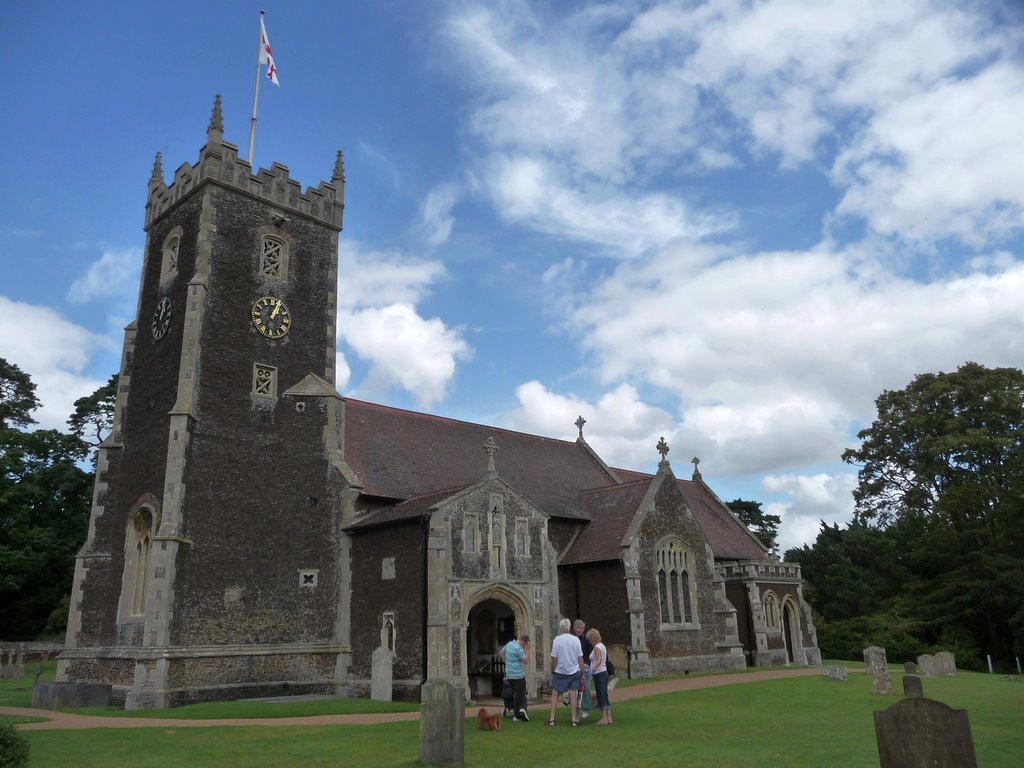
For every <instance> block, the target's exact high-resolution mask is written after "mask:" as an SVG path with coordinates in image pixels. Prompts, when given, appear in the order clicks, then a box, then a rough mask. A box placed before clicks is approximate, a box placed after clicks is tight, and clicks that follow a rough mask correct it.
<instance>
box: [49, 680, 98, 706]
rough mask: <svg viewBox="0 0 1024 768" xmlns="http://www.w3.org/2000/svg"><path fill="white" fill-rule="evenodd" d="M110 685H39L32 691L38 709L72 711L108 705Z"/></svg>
mask: <svg viewBox="0 0 1024 768" xmlns="http://www.w3.org/2000/svg"><path fill="white" fill-rule="evenodd" d="M110 690H111V686H110V683H39V684H38V685H36V687H35V688H34V689H33V690H32V706H33V707H36V708H38V709H73V708H75V707H106V706H109V705H110Z"/></svg>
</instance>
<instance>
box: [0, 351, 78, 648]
mask: <svg viewBox="0 0 1024 768" xmlns="http://www.w3.org/2000/svg"><path fill="white" fill-rule="evenodd" d="M37 404H38V403H37V400H36V398H35V385H34V384H32V382H31V380H30V379H29V377H28V376H27V375H26V374H25V373H24V372H23V371H21V370H20V369H19V368H18V367H17V366H15V365H13V364H11V363H9V362H7V361H6V360H3V359H0V414H2V417H0V605H3V610H0V637H3V638H4V639H9V640H31V639H33V638H35V637H37V636H38V635H39V634H40V633H41V632H42V631H43V630H44V628H45V627H46V624H47V620H48V619H49V617H50V614H51V613H52V612H53V610H54V609H55V608H56V607H57V606H58V605H59V604H60V602H61V600H62V599H63V598H64V597H65V596H66V595H67V594H68V593H69V592H70V590H71V579H72V575H73V570H74V557H75V553H76V552H77V551H78V548H79V547H80V546H81V544H82V542H83V541H84V540H85V533H86V528H87V526H88V521H89V500H90V496H91V486H92V477H91V475H90V474H89V473H87V472H84V471H82V469H81V468H80V467H79V466H78V464H79V462H81V461H82V459H84V458H85V453H86V446H85V444H84V443H83V442H82V441H81V440H79V439H78V438H77V437H75V436H74V435H66V434H62V433H60V432H57V431H56V430H49V429H46V430H36V431H34V432H30V431H24V430H21V429H18V428H16V427H18V426H27V425H28V424H31V423H33V422H34V420H33V419H32V417H31V415H30V411H31V410H32V408H34V407H35V406H36V405H37Z"/></svg>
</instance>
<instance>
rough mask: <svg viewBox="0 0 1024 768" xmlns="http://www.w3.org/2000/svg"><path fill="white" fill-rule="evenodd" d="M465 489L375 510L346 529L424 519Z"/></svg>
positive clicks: (429, 495) (447, 489) (452, 490)
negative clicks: (431, 511) (443, 502)
mask: <svg viewBox="0 0 1024 768" xmlns="http://www.w3.org/2000/svg"><path fill="white" fill-rule="evenodd" d="M465 487H466V486H458V487H456V488H445V489H444V490H442V491H437V492H436V493H428V494H426V495H425V496H416V497H415V498H412V499H409V500H408V501H403V502H402V503H400V504H395V505H394V506H393V507H383V508H381V509H375V510H374V511H372V512H370V513H368V514H366V515H365V516H363V517H361V518H359V519H358V520H356V521H355V522H354V523H349V524H348V525H346V526H345V528H346V529H347V530H350V531H353V530H361V529H363V528H373V527H374V526H378V525H386V524H388V523H396V522H398V521H400V520H412V519H414V518H417V517H423V516H425V515H426V514H427V513H428V512H429V511H430V510H431V509H432V508H433V507H434V506H435V505H436V504H438V503H440V502H442V501H444V500H445V499H447V498H450V497H451V496H454V495H455V494H457V493H458V492H459V491H461V490H462V489H463V488H465Z"/></svg>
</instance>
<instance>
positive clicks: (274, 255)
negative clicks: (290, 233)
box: [260, 237, 288, 280]
mask: <svg viewBox="0 0 1024 768" xmlns="http://www.w3.org/2000/svg"><path fill="white" fill-rule="evenodd" d="M260 274H261V275H263V276H264V277H273V278H275V279H277V280H287V279H288V244H287V243H286V242H284V241H283V240H278V239H277V238H276V237H264V238H263V240H262V242H261V243H260Z"/></svg>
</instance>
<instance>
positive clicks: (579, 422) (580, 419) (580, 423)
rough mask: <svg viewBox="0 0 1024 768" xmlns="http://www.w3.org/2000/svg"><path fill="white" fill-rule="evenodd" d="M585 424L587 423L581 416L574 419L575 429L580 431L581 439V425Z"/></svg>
mask: <svg viewBox="0 0 1024 768" xmlns="http://www.w3.org/2000/svg"><path fill="white" fill-rule="evenodd" d="M586 423H587V420H586V419H584V418H583V414H580V417H579V418H578V419H576V422H575V424H576V429H578V430H579V431H580V437H583V425H584V424H586Z"/></svg>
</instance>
